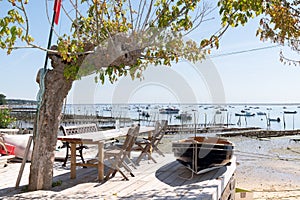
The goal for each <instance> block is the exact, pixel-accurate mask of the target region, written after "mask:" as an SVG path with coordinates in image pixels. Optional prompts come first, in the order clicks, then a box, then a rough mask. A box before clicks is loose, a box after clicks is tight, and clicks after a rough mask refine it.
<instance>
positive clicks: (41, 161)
mask: <svg viewBox="0 0 300 200" xmlns="http://www.w3.org/2000/svg"><path fill="white" fill-rule="evenodd" d="M63 69H64V64H63V63H59V64H58V66H55V68H54V69H52V70H48V71H47V73H46V76H45V79H44V84H45V89H44V93H43V95H42V101H41V103H40V109H39V111H38V113H37V116H38V118H37V120H36V127H35V128H36V131H35V133H36V134H35V137H34V148H33V155H32V159H31V167H30V176H29V187H28V189H29V190H30V191H32V190H40V189H50V188H51V187H52V178H53V163H54V158H55V155H54V151H55V148H56V141H57V133H58V128H59V123H60V118H61V111H62V106H63V101H64V99H65V97H66V96H67V94H68V92H69V91H70V89H71V87H72V83H73V80H67V79H66V78H65V77H64V73H63Z"/></svg>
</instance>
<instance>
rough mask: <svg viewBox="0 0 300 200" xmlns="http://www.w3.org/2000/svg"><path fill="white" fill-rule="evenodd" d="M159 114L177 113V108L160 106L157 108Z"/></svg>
mask: <svg viewBox="0 0 300 200" xmlns="http://www.w3.org/2000/svg"><path fill="white" fill-rule="evenodd" d="M159 113H160V114H178V113H179V109H178V108H161V109H159Z"/></svg>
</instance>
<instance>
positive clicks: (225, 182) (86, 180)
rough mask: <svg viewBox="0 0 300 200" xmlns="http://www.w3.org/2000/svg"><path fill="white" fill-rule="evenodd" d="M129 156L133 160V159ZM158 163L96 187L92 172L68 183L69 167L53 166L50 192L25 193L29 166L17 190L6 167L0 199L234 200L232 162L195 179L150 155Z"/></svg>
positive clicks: (170, 160)
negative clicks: (126, 177)
mask: <svg viewBox="0 0 300 200" xmlns="http://www.w3.org/2000/svg"><path fill="white" fill-rule="evenodd" d="M135 153H136V152H133V156H137V154H135ZM153 156H154V157H155V159H156V160H157V162H158V163H153V162H152V161H150V160H142V162H141V163H140V165H139V166H137V169H136V170H134V171H133V173H134V175H135V177H130V178H129V181H124V180H122V177H121V175H119V173H117V174H116V177H114V178H112V179H110V180H108V181H106V182H101V183H99V182H98V181H97V180H96V178H97V170H96V169H95V168H78V169H77V178H76V179H70V174H69V173H70V170H69V168H68V167H69V165H67V168H62V167H61V164H62V163H61V162H55V166H54V183H58V185H59V186H56V187H53V188H52V189H51V190H50V191H34V192H25V193H22V192H21V191H22V190H24V186H25V185H27V184H28V174H29V165H30V164H29V163H27V164H26V166H25V171H24V175H23V177H22V180H21V187H20V188H19V189H15V181H16V179H17V175H18V169H19V166H20V163H9V164H8V166H7V167H5V168H2V169H0V180H1V184H0V197H2V198H4V199H34V198H35V199H81V198H82V199H123V198H126V199H208V200H231V199H234V189H235V177H234V174H235V169H236V161H235V158H234V159H233V160H232V163H231V164H230V165H228V166H223V167H221V168H219V169H216V170H213V171H210V172H207V173H205V174H201V175H196V174H193V173H192V172H191V171H190V170H189V169H187V168H186V167H183V166H182V165H180V164H179V163H178V162H177V161H175V158H174V156H173V155H172V154H167V155H166V156H165V157H162V156H159V155H157V154H154V155H153Z"/></svg>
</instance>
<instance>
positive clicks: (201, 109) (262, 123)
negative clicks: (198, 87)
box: [64, 104, 300, 130]
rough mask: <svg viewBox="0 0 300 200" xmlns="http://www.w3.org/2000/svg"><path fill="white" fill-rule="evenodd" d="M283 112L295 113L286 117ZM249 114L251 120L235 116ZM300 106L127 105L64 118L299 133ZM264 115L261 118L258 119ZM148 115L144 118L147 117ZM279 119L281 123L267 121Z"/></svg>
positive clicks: (69, 109)
mask: <svg viewBox="0 0 300 200" xmlns="http://www.w3.org/2000/svg"><path fill="white" fill-rule="evenodd" d="M167 107H171V108H178V109H179V110H180V112H179V114H161V113H160V112H159V109H161V108H167ZM286 111H292V112H295V113H294V114H290V113H289V114H287V113H285V112H286ZM246 112H248V113H249V114H251V115H253V116H247V117H245V116H236V113H238V114H245V113H246ZM299 112H300V104H299V105H284V104H282V105H219V106H218V105H203V104H193V105H184V104H168V105H163V104H154V105H153V104H152V105H149V104H129V105H109V104H94V105H67V106H66V109H65V110H64V113H65V114H81V115H86V116H95V115H99V116H111V117H117V118H118V117H120V118H121V117H122V118H123V117H127V118H131V119H143V120H147V119H148V121H143V120H142V121H141V123H142V124H143V125H147V124H149V123H150V122H149V121H155V120H162V119H166V120H168V122H169V124H195V123H196V124H203V125H204V124H206V125H214V124H231V127H260V128H263V129H271V130H293V129H300V113H299ZM181 113H184V114H185V116H187V115H188V116H189V117H188V120H181V119H178V118H176V116H178V115H180V114H181ZM259 113H260V114H262V113H264V115H259ZM147 115H149V117H148V118H147V117H146V116H147ZM277 118H279V119H280V122H277V121H269V120H268V119H277Z"/></svg>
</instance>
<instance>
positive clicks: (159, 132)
mask: <svg viewBox="0 0 300 200" xmlns="http://www.w3.org/2000/svg"><path fill="white" fill-rule="evenodd" d="M167 126H168V121H167V120H162V121H161V122H157V125H156V127H155V133H154V136H153V137H152V140H151V145H152V148H154V150H156V151H157V146H158V144H159V143H160V142H161V140H162V138H163V137H164V135H165V133H166V130H167ZM160 152H161V151H159V152H158V153H159V154H162V153H160Z"/></svg>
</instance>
